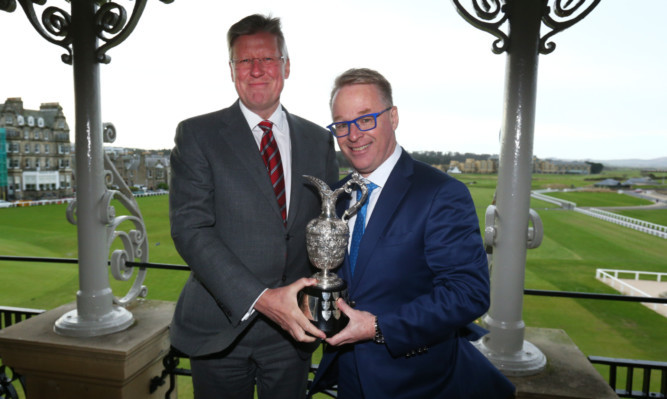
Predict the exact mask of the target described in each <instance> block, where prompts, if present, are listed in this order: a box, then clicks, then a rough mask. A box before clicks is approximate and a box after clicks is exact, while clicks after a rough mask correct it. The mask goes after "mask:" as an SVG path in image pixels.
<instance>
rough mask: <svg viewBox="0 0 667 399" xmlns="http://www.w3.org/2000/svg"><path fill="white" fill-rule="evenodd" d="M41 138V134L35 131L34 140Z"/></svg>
mask: <svg viewBox="0 0 667 399" xmlns="http://www.w3.org/2000/svg"><path fill="white" fill-rule="evenodd" d="M41 136H42V135H41V133H40V132H39V130H35V140H39V139H41V138H42V137H41Z"/></svg>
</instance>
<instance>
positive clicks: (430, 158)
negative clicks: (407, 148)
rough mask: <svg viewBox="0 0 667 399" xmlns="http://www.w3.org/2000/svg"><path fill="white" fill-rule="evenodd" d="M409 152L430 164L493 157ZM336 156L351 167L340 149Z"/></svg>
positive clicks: (342, 164)
mask: <svg viewBox="0 0 667 399" xmlns="http://www.w3.org/2000/svg"><path fill="white" fill-rule="evenodd" d="M409 154H410V155H411V156H412V157H413V158H414V159H416V160H418V161H421V162H424V163H426V164H429V165H449V164H450V163H451V162H452V161H457V162H465V160H466V159H470V158H472V159H476V160H486V159H489V158H491V155H490V154H473V153H471V152H466V153H460V152H452V151H448V152H442V151H414V152H409ZM336 158H337V159H338V164H339V165H340V167H341V168H349V167H350V163H349V162H347V159H345V157H344V156H343V154H342V153H341V152H340V151H336Z"/></svg>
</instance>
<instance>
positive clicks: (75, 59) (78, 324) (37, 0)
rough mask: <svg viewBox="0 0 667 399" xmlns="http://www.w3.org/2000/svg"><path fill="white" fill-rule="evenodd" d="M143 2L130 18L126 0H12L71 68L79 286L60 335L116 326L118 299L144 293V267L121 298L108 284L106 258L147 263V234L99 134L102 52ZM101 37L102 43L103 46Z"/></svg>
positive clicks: (118, 270)
mask: <svg viewBox="0 0 667 399" xmlns="http://www.w3.org/2000/svg"><path fill="white" fill-rule="evenodd" d="M146 1H147V0H134V1H133V4H134V6H133V10H132V14H131V16H130V17H129V18H128V13H127V11H126V10H125V8H124V7H122V6H121V5H119V4H117V3H115V2H109V1H92V0H71V15H70V14H69V13H67V12H66V11H64V10H62V9H60V8H58V7H53V6H45V5H46V3H47V0H18V2H19V4H20V5H21V7H22V8H23V10H24V11H25V14H26V15H27V17H28V20H29V21H30V23H31V24H32V25H33V27H34V28H35V29H36V30H37V32H38V33H39V34H40V35H41V36H42V37H44V38H45V39H46V40H48V41H49V42H51V43H53V44H56V45H58V46H61V47H63V48H64V49H65V50H67V53H66V54H63V55H62V57H61V58H62V61H63V62H65V63H67V64H72V65H73V72H74V101H75V151H76V181H77V187H76V201H75V202H73V203H71V204H70V207H69V208H68V210H67V217H68V219H69V221H70V222H72V223H73V224H76V225H77V237H78V250H79V251H78V252H79V290H78V292H77V295H76V308H75V309H73V310H70V311H68V312H67V313H65V314H64V315H62V316H61V317H60V318H59V319H58V320H57V321H56V322H55V325H54V330H55V331H56V332H57V333H59V334H62V335H67V336H73V337H92V336H100V335H106V334H110V333H114V332H117V331H122V330H124V329H126V328H128V327H129V326H131V325H132V324H133V322H134V318H133V316H132V313H130V311H128V310H127V309H125V307H124V306H125V305H127V304H129V303H130V302H131V301H132V300H134V299H136V298H137V297H138V296H140V295H143V296H145V294H146V287H145V286H143V285H142V283H143V280H144V277H145V269H143V268H142V269H139V271H138V272H137V276H136V279H135V281H134V283H133V285H132V287H131V289H130V292H129V293H128V294H127V295H125V296H124V297H123V298H116V297H115V296H114V295H113V292H112V291H111V288H110V284H109V269H108V267H107V265H108V264H109V263H110V264H111V274H112V275H113V276H114V278H116V279H118V280H124V281H126V280H129V279H130V278H131V276H132V274H133V269H132V268H128V267H126V266H125V262H126V261H128V260H130V261H132V260H134V259H136V258H138V259H139V260H140V261H141V262H148V241H147V239H146V229H145V226H144V223H143V220H142V218H141V212H139V207H138V206H137V204H136V201H135V200H134V198H133V197H132V194H131V193H130V191H129V189H128V188H127V186H126V185H125V184H124V183H122V180H121V179H120V177H119V175H118V173H117V172H116V171H115V169H114V168H113V165H111V163H110V162H107V169H109V170H105V155H104V149H103V142H104V139H105V138H108V140H107V141H109V142H111V141H113V138H114V137H115V130H114V129H113V126H112V125H107V126H103V124H102V116H101V113H102V112H101V100H100V97H101V95H100V63H109V62H110V58H109V56H107V55H106V52H107V51H108V50H109V49H111V48H113V47H115V46H117V45H118V44H120V43H122V42H123V41H124V40H125V39H126V38H127V37H128V36H129V35H130V33H132V31H133V30H134V28H135V26H136V25H137V23H138V21H139V18H140V17H141V14H142V13H143V10H144V8H145V6H146ZM161 1H162V2H163V3H171V2H172V1H173V0H161ZM98 4H102V5H101V6H100V7H98ZM35 5H39V6H45V7H44V8H43V9H42V12H41V17H38V16H37V14H38V12H37V11H36V10H35ZM15 9H16V1H15V0H0V10H2V11H7V12H12V11H14V10H15ZM100 41H102V42H104V44H103V45H102V46H99V42H100ZM103 131H104V134H103ZM107 161H108V159H107ZM114 173H115V174H114ZM119 180H120V181H119ZM112 182H113V183H115V184H116V185H117V186H119V187H121V188H120V191H116V190H108V189H107V184H111V183H112ZM37 184H38V182H37ZM112 199H118V200H120V202H121V204H122V205H123V206H125V207H126V208H128V209H129V210H130V213H131V216H121V217H116V216H115V210H114V208H113V206H111V201H112ZM123 222H129V223H130V224H132V225H133V229H132V230H131V231H129V232H122V231H121V232H119V231H116V228H117V227H118V226H119V225H120V224H121V223H123ZM117 238H118V239H120V240H121V242H122V244H123V249H122V250H115V251H113V253H112V254H111V260H109V259H108V258H109V251H110V248H111V244H112V242H113V241H114V240H115V239H117Z"/></svg>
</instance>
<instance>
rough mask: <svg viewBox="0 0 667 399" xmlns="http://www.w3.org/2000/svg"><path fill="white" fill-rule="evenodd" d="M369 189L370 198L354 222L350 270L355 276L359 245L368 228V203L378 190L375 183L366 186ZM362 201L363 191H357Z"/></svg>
mask: <svg viewBox="0 0 667 399" xmlns="http://www.w3.org/2000/svg"><path fill="white" fill-rule="evenodd" d="M366 187H368V198H366V202H364V204H363V205H362V206H361V209H359V212H357V219H356V220H355V222H354V231H353V232H352V242H351V243H350V270H351V271H352V274H353V275H354V267H355V266H356V264H357V256H358V255H359V245H360V244H361V237H362V236H363V235H364V229H365V226H366V208H367V207H368V203H369V202H371V192H373V190H375V189H376V188H378V186H377V185H375V184H374V183H373V182H368V183H367V184H366ZM360 199H361V190H357V201H359V200H360Z"/></svg>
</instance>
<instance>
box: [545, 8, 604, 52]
mask: <svg viewBox="0 0 667 399" xmlns="http://www.w3.org/2000/svg"><path fill="white" fill-rule="evenodd" d="M586 3H589V4H588V5H586ZM599 3H600V0H592V2H589V1H588V0H556V1H555V2H554V4H553V6H552V7H547V10H546V14H545V15H544V16H543V17H542V22H544V24H545V25H546V26H548V27H549V28H551V32H549V33H547V34H546V35H544V36H542V37H541V38H540V53H541V54H549V53H551V52H552V51H554V50H555V49H556V43H554V42H548V41H549V39H550V38H551V37H552V36H553V35H555V34H557V33H559V32H562V31H564V30H565V29H567V28H569V27H570V26H572V25H574V24H576V23H577V22H579V21H581V20H582V19H584V18H586V16H587V15H588V14H589V13H590V12H591V11H593V9H594V8H595V7H596V6H597V5H598V4H599ZM552 11H553V13H552ZM552 14H553V15H555V16H556V17H558V19H556V18H554V17H553V16H552ZM547 42H548V43H547Z"/></svg>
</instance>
